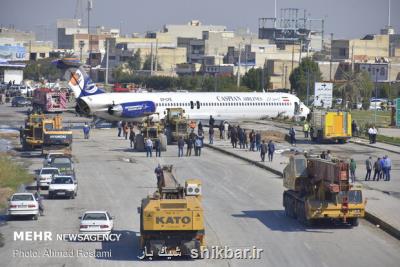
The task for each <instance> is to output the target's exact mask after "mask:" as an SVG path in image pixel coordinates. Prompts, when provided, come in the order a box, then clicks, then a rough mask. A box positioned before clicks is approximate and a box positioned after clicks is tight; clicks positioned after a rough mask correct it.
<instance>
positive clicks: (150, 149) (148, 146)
mask: <svg viewBox="0 0 400 267" xmlns="http://www.w3.org/2000/svg"><path fill="white" fill-rule="evenodd" d="M152 152H153V141H151V139H150V138H147V139H146V157H150V158H151V157H152V156H153V155H152Z"/></svg>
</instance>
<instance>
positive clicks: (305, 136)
mask: <svg viewBox="0 0 400 267" xmlns="http://www.w3.org/2000/svg"><path fill="white" fill-rule="evenodd" d="M303 132H304V138H306V139H308V133H309V132H310V125H309V124H308V122H307V121H306V122H305V123H304V125H303Z"/></svg>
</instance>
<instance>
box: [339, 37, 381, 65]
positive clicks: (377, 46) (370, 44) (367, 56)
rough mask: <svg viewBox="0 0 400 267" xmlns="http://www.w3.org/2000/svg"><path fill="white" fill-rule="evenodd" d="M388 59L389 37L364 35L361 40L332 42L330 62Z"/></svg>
mask: <svg viewBox="0 0 400 267" xmlns="http://www.w3.org/2000/svg"><path fill="white" fill-rule="evenodd" d="M381 57H384V58H388V57H389V35H372V34H370V35H366V36H365V37H364V38H362V39H350V40H332V60H335V61H338V60H339V61H340V60H352V61H357V60H362V61H368V60H375V58H381Z"/></svg>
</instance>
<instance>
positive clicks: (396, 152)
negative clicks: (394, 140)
mask: <svg viewBox="0 0 400 267" xmlns="http://www.w3.org/2000/svg"><path fill="white" fill-rule="evenodd" d="M349 142H350V143H352V144H355V145H360V146H366V147H369V148H375V149H381V150H385V151H388V152H391V153H395V154H400V152H399V151H395V150H391V149H387V148H382V147H376V146H371V145H369V144H365V143H359V142H355V141H352V140H350V141H349ZM381 143H383V142H381ZM383 144H388V143H383ZM390 145H392V144H390Z"/></svg>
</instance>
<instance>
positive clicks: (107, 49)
mask: <svg viewBox="0 0 400 267" xmlns="http://www.w3.org/2000/svg"><path fill="white" fill-rule="evenodd" d="M108 53H109V42H108V39H106V55H107V57H106V78H105V80H104V81H105V84H106V85H108Z"/></svg>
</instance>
